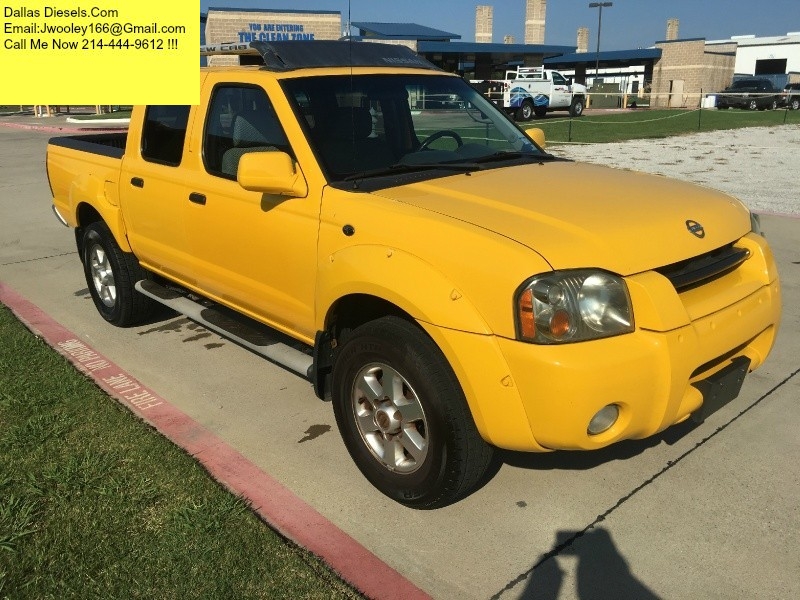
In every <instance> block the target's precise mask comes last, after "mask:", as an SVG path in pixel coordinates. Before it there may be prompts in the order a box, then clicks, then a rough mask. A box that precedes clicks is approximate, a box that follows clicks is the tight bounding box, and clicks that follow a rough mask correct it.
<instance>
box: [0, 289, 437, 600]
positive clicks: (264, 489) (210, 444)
mask: <svg viewBox="0 0 800 600" xmlns="http://www.w3.org/2000/svg"><path fill="white" fill-rule="evenodd" d="M0 302H2V303H3V304H5V305H6V306H7V307H8V308H10V309H11V311H12V312H13V313H14V314H15V315H16V316H17V318H18V319H19V320H20V321H22V323H24V324H25V326H27V327H28V329H30V330H31V331H32V332H33V333H34V334H36V335H37V336H39V337H41V338H42V339H43V340H44V341H45V342H47V343H48V344H49V345H50V346H51V347H52V348H53V349H55V350H56V351H57V352H58V353H59V354H61V355H62V356H64V357H65V358H66V359H67V360H69V361H70V362H71V363H72V364H73V365H74V366H75V367H76V368H77V369H78V370H80V371H81V372H83V373H84V374H86V375H87V376H88V377H90V378H91V379H93V380H94V381H95V383H97V385H98V386H100V387H101V388H102V389H103V390H105V391H106V392H107V393H108V394H109V395H110V396H111V397H113V398H114V399H116V400H117V401H118V402H119V403H120V404H123V405H125V406H126V407H127V408H128V409H130V410H131V411H133V412H134V413H135V414H137V415H138V416H139V417H141V418H142V419H144V420H145V421H146V422H147V423H149V424H150V425H152V426H153V427H155V428H156V429H157V430H158V431H159V432H160V433H161V434H162V435H164V436H165V437H167V438H168V439H170V440H172V441H173V442H174V443H176V444H177V445H178V446H180V447H181V448H183V449H185V450H186V451H187V452H189V453H190V454H191V455H192V456H193V457H194V458H195V459H197V460H198V461H200V463H201V464H202V465H203V466H204V467H205V468H206V470H208V472H209V473H210V474H211V476H212V477H214V479H216V480H217V481H219V482H220V483H221V484H222V485H224V486H225V487H226V488H228V489H229V490H230V491H232V492H233V493H235V494H237V495H240V496H242V497H243V498H245V499H247V500H248V501H249V502H250V504H251V505H252V508H253V510H255V511H256V513H258V515H259V516H260V517H261V518H262V519H263V520H264V521H266V522H267V523H268V524H269V525H270V526H271V527H272V528H274V529H275V530H276V531H278V532H279V533H280V534H281V535H283V536H285V537H286V538H288V539H290V540H292V541H293V542H295V543H296V544H297V545H299V546H302V547H303V548H306V549H307V550H309V551H311V552H313V553H314V554H315V555H317V556H318V557H320V558H321V559H322V560H324V561H325V562H326V563H327V564H328V565H329V566H330V567H331V568H332V569H334V570H335V571H336V572H337V573H338V574H339V575H340V576H341V577H342V579H344V580H345V581H347V582H348V583H350V584H351V585H353V586H354V587H355V588H356V589H358V590H359V591H361V592H362V593H364V594H365V595H367V596H369V597H370V598H376V599H380V600H383V599H386V600H395V599H396V600H416V599H419V600H423V599H429V598H430V596H429V595H428V594H427V593H425V592H424V591H422V590H421V589H420V588H418V587H417V586H415V585H414V584H413V583H411V582H410V581H409V580H408V579H406V578H405V577H403V576H402V575H401V574H400V573H398V572H397V571H396V570H394V569H393V568H391V567H390V566H389V565H387V564H386V563H384V562H383V561H382V560H380V559H379V558H378V557H377V556H375V555H374V554H372V553H371V552H370V551H369V550H367V549H366V548H364V547H363V546H362V545H361V544H359V543H358V542H357V541H356V540H354V539H353V538H352V537H350V536H349V535H347V534H346V533H345V532H344V531H342V530H341V529H339V528H338V527H337V526H336V525H334V524H333V523H332V522H330V521H329V520H328V519H326V518H325V517H324V516H323V515H321V514H320V513H319V512H317V511H316V510H315V509H314V508H312V507H311V506H309V505H308V504H307V503H306V502H304V501H303V500H302V499H301V498H299V497H298V496H296V495H295V494H294V493H293V492H292V491H291V490H289V489H288V488H286V487H285V486H284V485H283V484H281V483H280V482H278V481H277V480H275V479H273V478H272V477H270V476H269V475H268V474H267V473H265V472H264V471H262V470H261V469H259V468H258V467H257V466H256V465H254V464H253V463H252V462H250V461H249V460H247V458H245V457H244V456H242V455H241V454H240V453H239V452H237V451H236V450H234V449H233V448H232V447H230V446H228V445H227V444H226V443H225V442H223V441H222V440H221V439H220V438H219V437H217V436H216V435H214V434H213V433H211V432H210V431H209V430H207V429H205V428H204V427H203V426H202V425H200V424H199V423H197V422H196V421H195V420H193V419H192V418H191V417H189V416H188V415H186V414H185V413H183V412H182V411H181V410H179V409H178V408H176V407H174V406H172V405H171V404H169V402H167V400H165V399H164V398H162V397H161V396H159V395H158V394H156V393H155V392H154V391H153V390H150V389H148V388H147V387H145V386H144V385H142V384H141V383H139V382H138V381H137V380H136V379H134V378H133V377H132V376H130V375H128V374H127V373H126V372H125V371H124V370H123V369H122V368H120V367H119V366H118V365H116V364H115V363H114V362H112V361H110V360H109V359H107V358H106V357H104V356H103V355H102V354H100V353H98V352H96V351H95V350H93V349H92V348H91V347H90V346H88V345H87V344H85V343H84V342H83V341H81V340H80V339H78V337H77V336H76V335H75V334H74V333H72V332H71V331H69V330H68V329H66V328H64V327H63V326H61V325H60V324H59V323H57V322H56V321H54V320H53V319H51V318H50V317H49V316H48V315H47V314H45V313H44V312H43V311H42V310H41V309H39V308H38V307H37V306H35V305H34V304H32V303H31V302H29V301H28V300H26V299H25V298H23V297H22V296H20V295H19V294H18V293H17V292H15V291H14V290H12V289H11V288H10V287H8V286H7V285H5V284H3V283H2V282H0Z"/></svg>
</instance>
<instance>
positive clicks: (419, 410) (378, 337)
mask: <svg viewBox="0 0 800 600" xmlns="http://www.w3.org/2000/svg"><path fill="white" fill-rule="evenodd" d="M332 392H333V393H332V396H333V409H334V413H335V415H336V423H337V424H338V426H339V431H340V433H341V435H342V439H343V440H344V443H345V446H346V447H347V450H348V451H349V452H350V456H351V457H352V458H353V461H354V462H355V463H356V466H358V468H359V469H360V470H361V472H362V473H363V474H364V476H365V477H366V478H367V479H368V480H369V481H370V483H372V485H374V486H375V487H376V488H377V489H378V490H379V491H380V492H382V493H383V494H385V495H386V496H388V497H389V498H391V499H393V500H395V501H397V502H399V503H401V504H404V505H406V506H409V507H412V508H425V509H427V508H438V507H441V506H445V505H447V504H450V503H452V502H454V501H456V500H458V499H460V498H462V497H463V496H465V495H467V494H469V493H470V492H471V491H472V490H473V489H474V488H475V487H476V486H477V484H478V483H479V482H480V480H481V479H482V478H483V476H484V475H485V473H486V471H487V469H488V467H489V464H490V462H491V459H492V454H493V448H492V447H491V446H489V445H488V444H487V443H486V442H485V441H484V440H483V439H482V438H481V437H480V434H479V433H478V430H477V428H476V426H475V423H474V421H473V419H472V415H471V413H470V411H469V408H468V406H467V402H466V398H465V397H464V393H463V391H462V390H461V386H460V385H459V383H458V379H457V378H456V376H455V374H454V373H453V370H452V369H451V367H450V365H449V364H448V362H447V360H446V359H445V357H444V355H443V354H442V353H441V351H440V350H439V348H438V347H437V346H436V344H435V343H434V342H433V341H432V340H431V339H430V338H429V337H428V336H427V335H426V334H425V333H424V332H423V331H422V330H421V329H419V327H417V326H416V325H415V324H413V323H411V322H409V321H407V320H405V319H402V318H400V317H395V316H388V317H381V318H379V319H376V320H374V321H370V322H368V323H366V324H364V325H361V326H360V327H357V328H356V329H354V330H353V331H352V332H351V334H350V335H349V337H348V339H346V340H345V342H344V343H343V344H342V346H341V350H340V352H339V354H338V356H337V358H336V362H335V364H334V367H333V385H332Z"/></svg>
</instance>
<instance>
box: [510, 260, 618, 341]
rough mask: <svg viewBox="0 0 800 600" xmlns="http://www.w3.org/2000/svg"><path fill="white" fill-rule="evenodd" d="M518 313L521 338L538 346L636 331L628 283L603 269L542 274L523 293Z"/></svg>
mask: <svg viewBox="0 0 800 600" xmlns="http://www.w3.org/2000/svg"><path fill="white" fill-rule="evenodd" d="M515 310H516V317H517V333H518V336H519V338H520V339H522V340H525V341H528V342H534V343H536V344H559V343H564V342H581V341H584V340H592V339H597V338H603V337H609V336H612V335H621V334H623V333H630V332H631V331H633V309H632V308H631V300H630V296H629V295H628V288H627V286H626V285H625V282H624V281H623V280H622V278H620V277H618V276H616V275H612V274H611V273H608V272H606V271H600V270H597V269H580V270H574V271H559V272H555V273H547V274H545V275H537V276H536V277H533V278H531V279H529V280H528V281H527V282H525V284H523V285H522V287H521V288H520V289H519V291H518V292H517V295H516V298H515Z"/></svg>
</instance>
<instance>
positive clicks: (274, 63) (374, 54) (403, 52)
mask: <svg viewBox="0 0 800 600" xmlns="http://www.w3.org/2000/svg"><path fill="white" fill-rule="evenodd" d="M200 55H201V56H213V55H256V56H258V55H261V58H262V59H263V60H264V68H266V69H268V70H270V71H292V70H295V69H304V68H310V67H411V68H416V69H428V70H432V71H441V69H439V67H437V66H436V65H434V64H433V63H430V62H428V61H427V60H425V59H424V58H422V57H421V56H419V55H418V54H416V53H415V52H414V51H413V50H411V49H410V48H408V47H406V46H396V45H390V44H380V43H375V42H352V41H342V40H314V41H289V42H284V41H282V42H250V43H249V44H237V43H229V44H206V45H204V46H200Z"/></svg>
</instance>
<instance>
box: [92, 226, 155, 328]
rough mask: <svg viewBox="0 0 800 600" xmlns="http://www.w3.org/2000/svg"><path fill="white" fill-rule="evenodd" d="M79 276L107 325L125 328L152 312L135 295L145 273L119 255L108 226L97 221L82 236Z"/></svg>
mask: <svg viewBox="0 0 800 600" xmlns="http://www.w3.org/2000/svg"><path fill="white" fill-rule="evenodd" d="M81 248H82V249H83V256H82V258H83V272H84V274H85V276H86V283H87V284H88V286H89V293H90V294H91V296H92V300H93V301H94V305H95V307H96V308H97V312H99V313H100V315H101V316H102V317H103V318H104V319H105V320H106V321H108V322H109V323H111V324H112V325H116V326H118V327H129V326H131V325H136V324H138V323H141V322H142V321H143V320H144V319H146V318H147V317H148V316H150V314H151V313H152V311H153V307H154V305H155V303H154V301H153V300H151V299H150V298H148V297H147V296H144V295H142V294H140V293H139V292H137V291H136V289H135V288H134V285H135V284H136V282H137V281H139V280H141V279H146V278H147V272H146V271H145V270H144V269H143V268H142V267H141V266H140V265H139V261H138V260H136V257H135V256H134V255H133V254H131V253H129V252H123V251H122V249H121V248H120V247H119V244H117V241H116V240H115V239H114V235H113V234H112V233H111V230H109V228H108V226H107V225H106V224H105V223H103V222H102V221H97V222H95V223H91V224H89V225H87V226H86V228H85V230H84V232H83V243H82V245H81Z"/></svg>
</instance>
